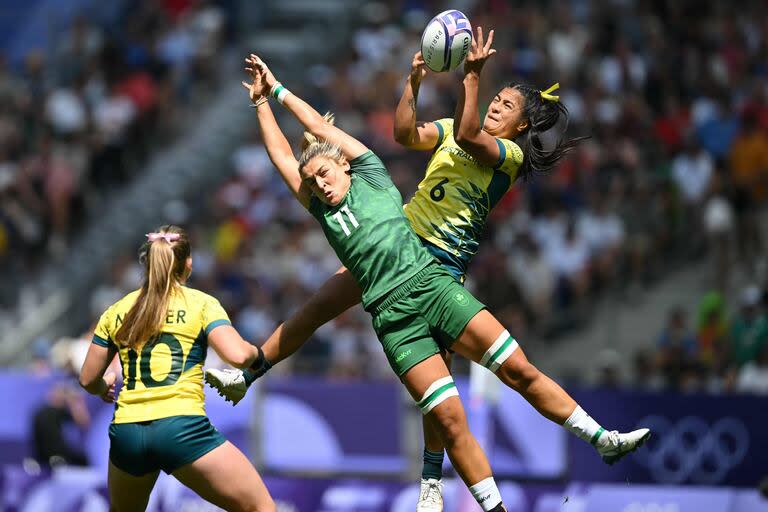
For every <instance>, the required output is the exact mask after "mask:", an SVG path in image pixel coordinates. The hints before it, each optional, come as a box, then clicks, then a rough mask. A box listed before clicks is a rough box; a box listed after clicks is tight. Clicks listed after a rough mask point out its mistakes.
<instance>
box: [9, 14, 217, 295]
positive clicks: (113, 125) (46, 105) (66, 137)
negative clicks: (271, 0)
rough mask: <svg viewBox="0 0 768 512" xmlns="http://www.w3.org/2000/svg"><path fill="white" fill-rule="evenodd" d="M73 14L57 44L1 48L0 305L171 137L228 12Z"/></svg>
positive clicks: (207, 73)
mask: <svg viewBox="0 0 768 512" xmlns="http://www.w3.org/2000/svg"><path fill="white" fill-rule="evenodd" d="M118 14H119V16H118V19H115V20H108V21H107V20H95V19H90V18H89V17H88V16H86V15H80V16H77V17H75V19H74V20H73V22H72V23H71V24H69V25H67V26H65V27H63V29H62V30H61V31H58V32H57V31H53V32H52V34H51V35H50V36H51V39H52V40H51V41H50V43H49V45H48V46H49V47H50V49H48V50H46V51H44V50H42V49H40V50H30V51H29V52H28V54H27V55H26V56H25V57H24V58H23V59H22V61H21V62H12V61H11V60H10V59H9V58H8V57H6V56H5V55H3V54H2V53H0V280H2V281H3V286H2V287H0V290H1V291H2V293H0V306H3V305H5V306H11V305H12V302H14V301H16V300H18V297H17V296H16V295H15V294H14V293H13V289H14V288H17V287H18V286H19V285H20V284H21V283H24V280H25V278H26V277H28V276H30V275H32V274H33V273H34V272H35V271H36V270H38V269H39V267H40V266H41V263H42V262H44V261H46V260H49V259H54V260H55V259H57V258H62V257H65V256H66V250H67V247H68V245H69V243H70V241H71V239H72V237H73V235H75V234H76V230H77V227H78V226H79V225H81V224H82V220H83V219H84V218H85V217H86V216H88V215H91V216H93V215H98V212H99V211H103V209H104V208H108V207H109V204H108V202H109V197H110V194H111V193H112V192H114V189H115V188H116V187H120V186H125V185H126V184H127V183H128V182H130V180H132V179H133V178H134V177H135V175H136V174H137V173H138V172H139V171H140V169H141V166H142V163H143V162H144V161H146V159H147V156H148V155H149V153H150V152H151V151H152V149H153V148H155V147H158V146H160V145H162V144H164V143H167V142H168V141H169V140H171V139H172V138H173V136H174V134H175V133H177V132H178V131H179V130H178V126H179V125H180V124H181V123H182V122H183V120H184V116H185V115H186V116H188V115H189V113H186V114H185V112H186V110H187V109H188V108H189V107H191V106H193V105H194V104H195V102H196V101H197V102H199V101H200V99H199V98H200V97H201V96H204V95H205V92H206V90H209V89H212V85H213V84H212V80H213V78H214V77H215V76H216V75H215V73H213V72H212V70H213V64H214V62H215V59H216V58H217V54H218V52H219V50H220V48H221V44H222V41H223V29H224V24H225V21H226V20H225V17H224V12H223V11H222V9H221V8H219V7H217V6H215V5H209V4H208V3H207V2H204V1H194V0H189V1H165V2H148V1H146V2H140V3H138V4H135V2H127V3H126V6H125V12H122V13H118Z"/></svg>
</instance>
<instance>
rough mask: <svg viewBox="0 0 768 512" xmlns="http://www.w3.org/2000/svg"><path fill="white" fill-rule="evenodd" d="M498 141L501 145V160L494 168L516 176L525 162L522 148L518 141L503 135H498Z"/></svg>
mask: <svg viewBox="0 0 768 512" xmlns="http://www.w3.org/2000/svg"><path fill="white" fill-rule="evenodd" d="M496 143H497V144H498V145H499V162H498V163H497V164H496V165H495V166H494V167H493V168H494V169H497V170H503V171H506V172H508V173H510V174H512V175H513V176H514V175H515V174H517V170H518V168H519V167H520V166H521V165H522V163H523V157H524V155H523V150H522V148H521V147H520V146H518V145H517V143H515V142H513V141H511V140H509V139H502V138H501V137H496Z"/></svg>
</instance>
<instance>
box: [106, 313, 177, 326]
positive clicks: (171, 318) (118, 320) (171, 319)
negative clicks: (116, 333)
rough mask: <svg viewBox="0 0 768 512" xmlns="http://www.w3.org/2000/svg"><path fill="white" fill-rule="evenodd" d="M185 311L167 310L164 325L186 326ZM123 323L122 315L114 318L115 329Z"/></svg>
mask: <svg viewBox="0 0 768 512" xmlns="http://www.w3.org/2000/svg"><path fill="white" fill-rule="evenodd" d="M186 316H187V311H186V310H184V309H168V312H167V313H166V314H165V323H166V324H186V323H187V320H186V318H185V317H186ZM122 323H123V315H116V316H115V328H118V327H120V325H121V324H122Z"/></svg>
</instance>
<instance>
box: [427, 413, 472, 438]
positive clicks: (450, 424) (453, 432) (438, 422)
mask: <svg viewBox="0 0 768 512" xmlns="http://www.w3.org/2000/svg"><path fill="white" fill-rule="evenodd" d="M433 414H434V419H435V421H434V423H433V425H434V426H435V430H436V431H437V434H438V435H439V436H440V439H441V440H442V441H443V443H445V445H446V446H451V445H452V444H454V443H456V442H457V441H458V440H459V439H460V438H461V437H462V436H464V435H466V434H467V433H468V432H469V427H468V425H467V419H466V417H465V416H464V414H463V413H462V411H461V410H460V408H459V407H457V406H454V404H449V403H446V404H443V406H441V407H438V408H436V409H435V410H434V411H433Z"/></svg>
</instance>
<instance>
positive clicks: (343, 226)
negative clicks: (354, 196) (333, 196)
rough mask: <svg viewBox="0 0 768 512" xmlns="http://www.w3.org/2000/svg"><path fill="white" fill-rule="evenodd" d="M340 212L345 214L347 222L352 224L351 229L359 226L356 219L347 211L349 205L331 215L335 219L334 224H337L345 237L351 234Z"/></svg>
mask: <svg viewBox="0 0 768 512" xmlns="http://www.w3.org/2000/svg"><path fill="white" fill-rule="evenodd" d="M342 212H343V213H346V214H347V218H348V219H349V222H350V223H351V224H352V229H356V228H357V227H358V226H360V224H358V223H357V219H356V218H355V216H354V215H353V214H352V212H351V211H349V205H346V204H345V205H344V206H342V207H341V209H340V210H339V211H337V212H336V213H334V214H333V218H334V219H336V222H338V223H339V225H340V226H341V229H342V231H344V234H345V235H346V236H349V235H351V234H352V231H351V230H350V229H349V227H348V226H347V223H346V221H344V215H342Z"/></svg>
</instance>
